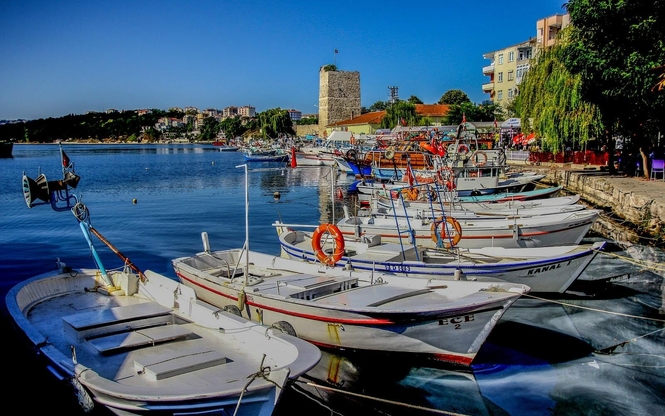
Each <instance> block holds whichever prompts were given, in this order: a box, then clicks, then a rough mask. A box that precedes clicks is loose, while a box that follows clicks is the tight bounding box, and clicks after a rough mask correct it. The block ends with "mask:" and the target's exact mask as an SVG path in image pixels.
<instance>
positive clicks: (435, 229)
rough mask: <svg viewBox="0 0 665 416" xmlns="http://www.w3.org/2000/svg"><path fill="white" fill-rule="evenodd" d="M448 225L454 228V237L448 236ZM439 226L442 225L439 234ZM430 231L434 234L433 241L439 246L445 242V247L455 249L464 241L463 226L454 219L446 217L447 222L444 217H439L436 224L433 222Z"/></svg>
mask: <svg viewBox="0 0 665 416" xmlns="http://www.w3.org/2000/svg"><path fill="white" fill-rule="evenodd" d="M446 223H447V224H450V226H451V227H452V228H453V231H454V233H455V234H454V235H451V236H449V235H448V226H447V225H446ZM439 225H441V232H439ZM430 231H431V234H432V241H434V242H435V243H437V244H438V243H439V241H443V246H444V247H445V248H451V247H455V246H456V245H457V243H459V242H460V240H461V239H462V225H461V224H460V223H459V221H457V220H456V219H455V218H453V217H446V219H445V220H444V219H443V217H437V218H436V219H435V220H434V222H432V226H431V228H430ZM449 237H450V238H449Z"/></svg>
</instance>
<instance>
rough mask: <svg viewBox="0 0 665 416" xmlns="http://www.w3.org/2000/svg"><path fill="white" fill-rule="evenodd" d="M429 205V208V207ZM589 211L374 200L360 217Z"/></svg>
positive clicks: (569, 207)
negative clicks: (400, 202)
mask: <svg viewBox="0 0 665 416" xmlns="http://www.w3.org/2000/svg"><path fill="white" fill-rule="evenodd" d="M428 205H429V206H428ZM585 209H587V207H586V206H585V205H582V204H572V205H559V206H557V205H552V206H542V207H539V206H536V207H532V208H526V207H516V208H504V209H487V210H483V209H482V208H476V209H475V210H474V209H469V208H466V207H465V206H462V207H454V208H452V209H445V208H443V206H442V205H441V204H438V203H437V202H435V201H433V202H432V203H431V204H427V203H421V204H418V205H417V206H416V207H411V206H406V205H404V204H399V203H395V201H391V200H389V199H387V198H384V199H374V200H373V201H372V204H371V206H370V208H369V209H361V210H360V211H359V213H358V215H372V216H388V217H393V216H396V217H412V218H436V217H440V216H442V215H444V214H445V215H446V216H449V217H453V218H455V219H457V220H460V219H462V218H464V219H475V220H483V219H488V220H492V219H499V218H508V217H511V218H514V217H533V216H536V215H549V214H561V213H566V212H575V211H582V210H585Z"/></svg>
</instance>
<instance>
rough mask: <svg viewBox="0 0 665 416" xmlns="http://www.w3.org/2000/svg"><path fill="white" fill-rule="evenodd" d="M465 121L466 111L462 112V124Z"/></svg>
mask: <svg viewBox="0 0 665 416" xmlns="http://www.w3.org/2000/svg"><path fill="white" fill-rule="evenodd" d="M464 123H466V113H462V124H464Z"/></svg>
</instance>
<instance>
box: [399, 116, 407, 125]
mask: <svg viewBox="0 0 665 416" xmlns="http://www.w3.org/2000/svg"><path fill="white" fill-rule="evenodd" d="M399 122H400V123H402V126H406V120H404V117H402V118H400V119H399Z"/></svg>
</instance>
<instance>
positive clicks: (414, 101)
mask: <svg viewBox="0 0 665 416" xmlns="http://www.w3.org/2000/svg"><path fill="white" fill-rule="evenodd" d="M406 101H408V102H410V103H411V104H423V102H422V100H421V99H420V98H418V97H416V96H415V95H412V96H410V97H409V98H408V99H407V100H406Z"/></svg>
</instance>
